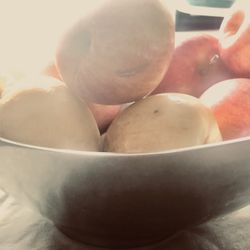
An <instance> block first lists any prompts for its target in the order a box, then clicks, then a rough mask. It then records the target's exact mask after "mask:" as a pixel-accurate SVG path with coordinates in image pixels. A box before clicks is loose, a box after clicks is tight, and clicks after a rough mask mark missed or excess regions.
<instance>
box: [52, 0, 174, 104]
mask: <svg viewBox="0 0 250 250" xmlns="http://www.w3.org/2000/svg"><path fill="white" fill-rule="evenodd" d="M174 36H175V26H174V21H173V17H172V16H171V14H170V12H169V11H168V9H167V7H166V6H165V5H164V3H163V1H161V0H147V1H145V0H119V1H111V0H108V1H105V3H104V4H103V5H101V6H100V7H99V8H97V9H96V10H95V11H94V12H93V13H91V14H89V15H86V16H84V17H83V18H82V19H81V20H79V22H78V23H77V24H75V25H74V26H72V28H71V29H69V30H68V32H67V33H66V34H65V36H64V37H63V38H62V41H61V43H60V44H59V46H58V50H57V55H56V63H57V66H58V68H59V71H60V74H61V76H62V78H63V80H64V82H66V84H68V86H69V87H70V88H72V90H73V91H74V92H75V93H76V95H78V96H79V97H80V98H82V99H85V100H88V101H91V102H95V103H99V104H121V103H127V102H132V101H135V100H138V99H140V98H141V97H143V96H145V95H147V94H148V93H150V92H151V91H153V89H154V88H156V86H157V85H158V84H159V83H160V81H161V79H162V78H163V75H164V73H165V71H166V70H167V67H168V65H169V62H170V59H171V57H172V53H173V50H174Z"/></svg>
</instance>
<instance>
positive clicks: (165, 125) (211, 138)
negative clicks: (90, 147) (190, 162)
mask: <svg viewBox="0 0 250 250" xmlns="http://www.w3.org/2000/svg"><path fill="white" fill-rule="evenodd" d="M217 141H221V134H220V131H219V129H218V126H217V122H216V120H215V118H214V116H213V114H212V112H211V110H210V109H208V108H207V107H205V105H203V104H202V103H201V102H200V100H199V99H198V98H195V97H192V96H189V95H186V94H179V93H166V94H158V95H153V96H149V97H146V98H144V99H142V100H140V101H138V102H136V103H134V104H132V105H131V106H129V107H128V108H126V109H125V110H124V111H123V112H122V113H121V114H120V115H119V116H118V117H117V118H116V119H115V120H114V121H113V122H112V124H111V125H110V127H109V129H108V131H107V133H106V136H105V139H104V151H108V152H119V153H149V152H157V151H165V150H170V149H176V148H183V147H189V146H195V145H201V144H206V143H212V142H217Z"/></svg>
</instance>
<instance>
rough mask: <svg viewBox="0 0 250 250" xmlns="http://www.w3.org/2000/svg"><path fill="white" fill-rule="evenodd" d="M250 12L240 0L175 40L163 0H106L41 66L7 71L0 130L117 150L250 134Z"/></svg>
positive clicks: (35, 140)
mask: <svg viewBox="0 0 250 250" xmlns="http://www.w3.org/2000/svg"><path fill="white" fill-rule="evenodd" d="M249 19H250V15H248V13H246V12H245V11H243V10H239V9H235V8H234V9H232V13H230V14H229V15H228V16H227V17H225V19H224V21H223V23H222V25H221V28H220V30H219V31H218V32H217V33H216V34H215V33H213V34H210V33H209V32H207V33H206V32H203V33H196V34H194V35H192V37H190V36H189V37H187V38H186V39H184V41H182V42H181V43H178V44H177V43H176V33H175V24H174V19H173V17H172V15H171V14H170V11H169V10H168V6H167V4H164V3H163V1H160V0H159V1H158V0H149V1H143V0H121V1H111V0H109V1H104V2H103V3H102V4H100V5H99V6H98V7H97V8H96V9H95V10H94V11H92V12H90V13H89V14H87V15H84V16H83V17H82V18H81V19H80V20H78V22H77V23H75V24H74V25H73V26H72V27H70V28H68V29H67V30H65V33H64V36H63V37H62V39H61V40H60V41H59V42H58V47H57V51H56V54H55V61H54V62H50V63H48V66H47V67H46V68H45V69H43V71H42V72H41V75H40V76H38V77H36V78H30V77H29V78H27V79H24V78H22V80H16V81H12V84H7V82H8V81H7V80H6V82H4V81H5V80H4V79H2V80H1V79H0V80H1V84H2V85H3V86H4V87H2V91H1V92H2V93H1V99H0V124H1V126H0V136H1V137H3V138H6V139H9V140H13V141H16V142H21V143H26V144H31V145H36V146H43V147H52V148H63V149H73V150H84V151H105V152H119V153H149V152H159V151H165V150H171V149H178V148H184V147H191V146H197V145H202V144H208V143H218V142H220V141H223V140H229V139H236V138H240V137H243V136H248V135H250V115H249V112H248V111H249V109H250V35H249V30H250V21H249ZM2 85H1V86H2Z"/></svg>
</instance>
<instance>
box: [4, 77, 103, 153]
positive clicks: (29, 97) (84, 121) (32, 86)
mask: <svg viewBox="0 0 250 250" xmlns="http://www.w3.org/2000/svg"><path fill="white" fill-rule="evenodd" d="M0 135H1V137H4V138H6V139H9V140H12V141H16V142H21V143H25V144H30V145H36V146H43V147H50V148H59V149H72V150H84V151H99V149H100V143H101V141H100V134H99V130H98V128H97V124H96V122H95V120H94V117H93V116H92V114H91V112H90V110H89V108H88V106H87V104H85V103H83V102H80V101H79V100H77V99H76V98H75V97H74V96H73V95H72V93H71V91H69V89H68V88H67V86H66V85H65V84H64V83H63V82H61V81H59V80H57V79H55V78H52V77H34V78H32V79H30V80H25V81H24V82H20V83H16V84H15V85H13V86H11V87H9V88H6V89H5V91H4V92H3V96H2V98H1V101H0Z"/></svg>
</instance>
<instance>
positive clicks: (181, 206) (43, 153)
mask: <svg viewBox="0 0 250 250" xmlns="http://www.w3.org/2000/svg"><path fill="white" fill-rule="evenodd" d="M249 147H250V140H249V139H248V140H242V141H238V142H232V143H224V144H221V145H215V146H208V147H198V148H194V149H190V150H183V151H175V152H171V153H167V152H166V153H159V154H148V155H134V156H133V155H130V156H127V155H112V154H91V153H90V154H88V153H84V154H78V153H72V152H59V151H53V150H42V149H39V148H32V147H25V146H20V145H14V144H8V143H3V144H2V146H1V147H0V159H1V166H0V186H2V187H4V188H5V190H7V191H8V192H10V193H12V194H13V195H15V196H16V197H18V198H19V199H20V200H22V199H23V200H26V201H28V202H29V203H30V204H32V205H33V206H34V207H36V209H38V210H39V211H40V212H41V213H42V214H43V215H44V216H46V217H48V218H50V219H51V220H52V221H53V222H54V223H55V224H56V225H57V227H58V228H59V229H60V230H62V231H63V232H64V233H65V234H67V235H69V236H70V237H72V238H74V239H76V240H79V241H82V242H87V243H90V244H94V245H102V246H108V247H115V248H118V247H124V246H135V245H145V244H148V243H150V242H153V241H156V240H159V239H161V238H165V237H167V236H170V235H172V234H174V233H175V232H176V231H178V230H180V229H183V228H186V227H188V226H191V225H195V224H199V223H202V222H205V221H207V220H209V219H210V218H213V217H216V216H219V215H222V214H225V213H227V212H230V211H233V210H235V209H237V208H239V207H242V206H243V205H245V204H247V203H249V202H250V154H249V152H248V151H249Z"/></svg>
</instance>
